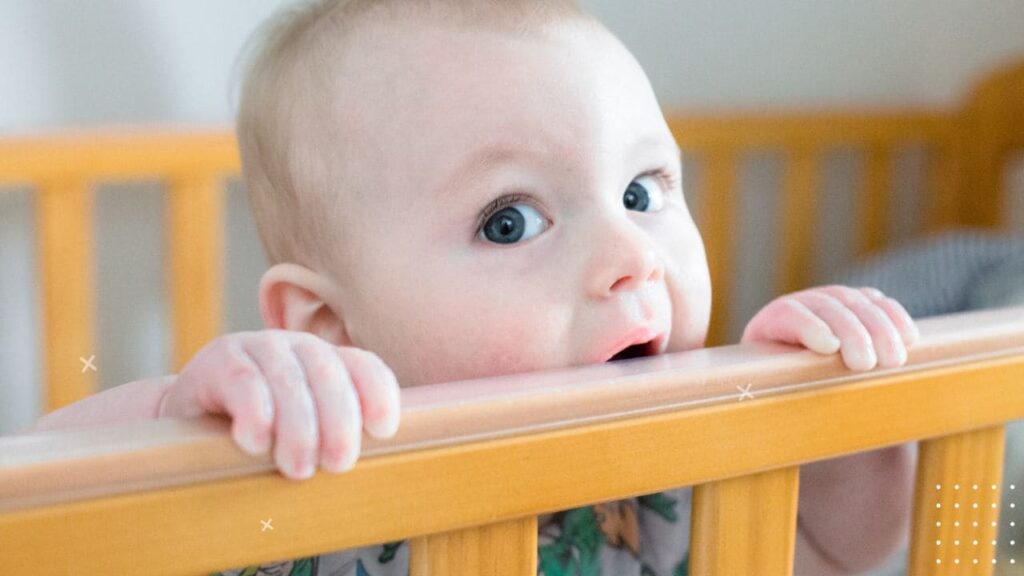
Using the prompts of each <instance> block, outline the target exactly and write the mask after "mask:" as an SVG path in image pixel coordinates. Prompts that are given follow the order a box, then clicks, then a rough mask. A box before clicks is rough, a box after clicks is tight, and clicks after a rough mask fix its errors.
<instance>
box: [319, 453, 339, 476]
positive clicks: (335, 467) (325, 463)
mask: <svg viewBox="0 0 1024 576" xmlns="http://www.w3.org/2000/svg"><path fill="white" fill-rule="evenodd" d="M320 467H321V468H323V469H324V470H326V471H328V472H334V473H337V472H342V471H343V470H342V468H341V460H339V459H338V458H336V457H334V456H328V455H327V454H321V455H320Z"/></svg>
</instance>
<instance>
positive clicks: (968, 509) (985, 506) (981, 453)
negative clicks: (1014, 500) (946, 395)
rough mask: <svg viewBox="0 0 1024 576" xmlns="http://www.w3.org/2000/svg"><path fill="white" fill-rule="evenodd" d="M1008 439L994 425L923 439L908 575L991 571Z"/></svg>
mask: <svg viewBox="0 0 1024 576" xmlns="http://www.w3.org/2000/svg"><path fill="white" fill-rule="evenodd" d="M1005 438H1006V429H1005V427H1004V426H994V427H991V428H985V429H981V430H975V431H971V432H966V433H963V434H956V435H953V436H946V437H943V438H937V439H934V440H927V441H922V442H921V443H920V451H919V455H918V456H919V458H918V463H917V486H916V487H915V490H914V511H913V520H912V521H913V527H912V534H911V542H910V558H909V561H908V564H907V567H908V572H907V573H908V575H909V576H925V575H929V576H943V575H945V574H971V575H974V576H981V575H985V576H988V575H991V574H992V569H993V566H992V558H993V555H994V552H995V546H993V545H992V541H993V540H995V538H996V535H997V534H998V533H999V530H998V521H999V498H1000V493H1001V491H1002V476H1003V450H1004V445H1005ZM975 486H977V489H976V490H975V489H974V487H975ZM992 486H995V488H994V489H993V488H992ZM974 504H978V507H977V508H975V507H974ZM993 504H995V506H993ZM937 505H938V506H937ZM957 505H959V507H957ZM956 522H959V526H957V525H956V524H955V523H956ZM975 522H977V523H978V525H977V526H974V523H975ZM957 541H959V544H957ZM975 541H976V542H977V544H974V542H975ZM957 560H959V562H957ZM975 560H977V562H974V561H975Z"/></svg>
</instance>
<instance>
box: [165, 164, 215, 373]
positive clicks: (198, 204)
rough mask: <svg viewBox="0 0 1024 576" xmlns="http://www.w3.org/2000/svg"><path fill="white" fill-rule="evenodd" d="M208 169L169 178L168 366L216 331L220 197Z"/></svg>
mask: <svg viewBox="0 0 1024 576" xmlns="http://www.w3.org/2000/svg"><path fill="white" fill-rule="evenodd" d="M223 196H224V195H223V191H222V189H221V182H220V178H219V176H217V175H213V174H201V175H192V176H188V177H177V178H173V179H172V180H171V181H170V183H169V193H168V196H167V223H168V226H167V230H168V242H167V246H168V247H169V251H170V254H169V255H168V256H169V262H170V263H171V266H170V268H171V277H170V278H169V279H168V281H169V283H170V293H171V312H172V319H173V322H172V325H173V330H174V341H173V350H174V352H173V355H172V364H173V370H174V371H175V372H178V371H180V370H181V368H182V367H183V366H184V365H185V364H186V363H187V362H188V360H189V359H190V358H191V357H192V356H193V355H194V354H195V353H196V352H198V351H199V349H200V348H202V347H203V346H204V345H205V344H206V343H207V342H209V341H210V340H211V339H212V338H213V337H215V336H217V334H218V333H219V332H220V326H221V316H222V315H221V301H222V292H223V258H222V254H223V253H224V239H223V237H224V216H223V214H224V206H223V205H224V197H223Z"/></svg>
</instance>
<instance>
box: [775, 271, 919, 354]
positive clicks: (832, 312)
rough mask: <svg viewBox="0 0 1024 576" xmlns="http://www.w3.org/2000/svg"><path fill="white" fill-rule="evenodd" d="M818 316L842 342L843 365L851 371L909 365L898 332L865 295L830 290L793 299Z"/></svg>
mask: <svg viewBox="0 0 1024 576" xmlns="http://www.w3.org/2000/svg"><path fill="white" fill-rule="evenodd" d="M793 296H794V298H797V299H798V300H799V301H800V302H802V303H804V304H805V305H806V306H807V307H808V308H809V309H810V310H811V311H812V312H814V313H815V314H817V315H818V316H819V317H821V318H822V319H823V320H825V322H826V323H828V325H829V327H830V328H831V329H832V333H833V334H835V336H836V338H838V339H839V341H840V342H841V347H840V352H841V354H842V356H843V362H844V363H845V364H846V365H847V367H849V368H850V369H851V370H870V369H872V368H874V367H875V365H876V364H877V365H881V366H883V367H886V368H890V367H894V366H900V365H902V364H904V363H905V362H906V361H907V349H906V346H905V345H904V343H903V339H902V338H901V336H900V334H899V331H898V330H897V328H896V326H895V325H894V323H893V322H892V321H891V320H890V319H889V317H888V315H886V314H885V312H883V311H882V310H881V309H880V308H879V307H878V306H877V305H875V304H874V303H873V302H872V301H871V300H869V299H868V297H867V296H865V295H864V294H863V293H862V292H860V291H858V290H855V289H853V288H848V287H845V286H827V287H823V288H818V289H812V290H808V291H805V292H802V293H797V294H794V295H793Z"/></svg>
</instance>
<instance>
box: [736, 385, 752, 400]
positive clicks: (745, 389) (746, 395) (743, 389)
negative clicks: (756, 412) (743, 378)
mask: <svg viewBox="0 0 1024 576" xmlns="http://www.w3.org/2000/svg"><path fill="white" fill-rule="evenodd" d="M750 386H751V385H750V384H747V385H746V386H740V385H738V384H737V385H736V388H738V389H739V390H740V392H742V394H740V400H743V399H744V398H750V399H751V400H753V399H754V395H753V394H752V393H751V392H750Z"/></svg>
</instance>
